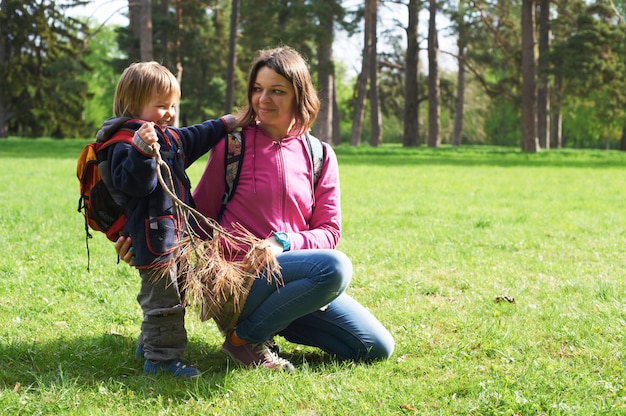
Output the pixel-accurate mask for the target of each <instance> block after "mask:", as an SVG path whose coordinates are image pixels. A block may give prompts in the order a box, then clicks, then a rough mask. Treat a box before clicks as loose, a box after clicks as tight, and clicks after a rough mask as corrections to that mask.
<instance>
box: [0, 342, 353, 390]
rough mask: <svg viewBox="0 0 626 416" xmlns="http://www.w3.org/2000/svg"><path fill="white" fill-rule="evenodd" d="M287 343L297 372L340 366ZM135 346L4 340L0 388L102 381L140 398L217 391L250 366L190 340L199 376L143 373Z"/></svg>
mask: <svg viewBox="0 0 626 416" xmlns="http://www.w3.org/2000/svg"><path fill="white" fill-rule="evenodd" d="M291 345H293V344H290V346H289V347H288V348H284V350H283V351H282V352H281V356H283V357H284V358H287V359H288V360H290V361H291V362H292V363H293V364H294V365H295V366H296V369H297V371H307V372H309V373H311V372H329V371H330V372H332V371H333V368H335V369H340V368H341V367H342V366H343V365H344V364H342V363H340V362H338V361H336V360H333V359H332V358H331V357H330V356H329V355H328V354H325V353H322V352H319V351H318V350H315V349H313V348H307V347H305V348H304V350H298V349H292V348H290V347H291ZM135 348H136V344H135V339H134V338H130V337H126V336H122V335H117V334H102V335H99V336H92V337H76V338H70V337H63V338H59V339H57V340H54V341H52V342H38V341H36V340H33V341H31V342H8V343H7V342H3V343H2V344H0V357H2V366H1V367H0V388H2V389H5V390H20V391H33V390H41V391H42V394H52V393H54V392H60V391H64V390H72V389H75V390H78V391H80V390H92V391H93V392H94V393H96V392H98V390H99V389H100V388H101V387H102V386H103V385H106V388H107V389H108V390H112V389H113V390H115V389H117V390H119V391H126V392H128V391H132V394H134V395H135V396H140V397H141V396H145V397H146V398H147V397H154V396H155V395H160V396H164V397H166V398H167V397H171V398H180V397H182V396H188V395H189V394H190V390H191V392H192V393H191V394H201V395H210V394H215V393H216V391H215V390H217V391H221V390H222V389H223V387H222V386H224V384H225V383H224V379H225V378H226V377H227V375H228V374H229V373H230V372H231V371H254V370H248V369H244V368H240V367H239V366H237V365H236V364H235V363H233V362H232V360H230V358H229V357H227V355H226V354H225V353H223V352H222V351H221V346H220V345H209V346H208V345H206V344H202V343H197V342H191V343H190V344H189V346H188V348H187V351H186V354H185V355H186V357H185V360H184V361H185V362H186V363H187V364H189V365H192V366H194V367H196V368H198V369H199V370H200V371H202V376H201V377H200V378H198V379H190V380H189V379H178V378H175V377H172V376H170V375H168V374H163V375H157V376H145V375H144V374H143V360H141V359H136V358H135V356H134V354H135ZM344 368H345V367H344ZM261 371H270V370H265V369H263V370H261ZM192 386H193V387H192ZM200 390H201V391H202V392H200ZM46 392H47V393H46ZM193 392H195V393H193Z"/></svg>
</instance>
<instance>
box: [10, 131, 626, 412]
mask: <svg viewBox="0 0 626 416" xmlns="http://www.w3.org/2000/svg"><path fill="white" fill-rule="evenodd" d="M82 144H84V142H80V141H52V140H36V141H35V140H19V139H11V140H8V141H3V142H0V162H1V164H2V170H1V172H0V183H2V184H3V185H2V187H0V200H1V201H2V210H0V231H1V232H0V247H2V253H3V255H2V256H1V257H0V279H1V281H2V285H1V286H0V313H1V314H2V316H3V318H2V319H3V320H2V329H0V357H1V359H2V365H1V366H0V414H7V415H10V414H24V415H26V414H28V415H30V414H55V415H56V414H72V415H74V414H77V415H93V414H107V415H118V414H133V415H145V414H149V415H153V414H154V415H157V414H177V415H181V414H185V415H192V414H220V415H221V414H226V415H229V414H232V415H239V414H259V415H266V414H275V415H292V414H296V415H298V414H300V415H343V414H350V415H365V414H371V415H379V414H424V415H430V414H442V415H458V414H476V415H484V414H491V415H497V414H568V415H569V414H577V415H588V414H601V413H607V414H626V387H625V382H624V380H625V379H626V367H625V366H626V360H625V357H624V346H625V345H626V339H625V335H624V333H625V330H626V290H625V286H626V283H625V279H624V276H626V256H625V247H626V211H625V210H624V207H625V206H626V192H624V183H626V180H625V179H626V169H625V167H626V154H624V153H620V152H615V151H609V152H603V151H586V150H585V151H580V150H563V151H550V152H543V153H540V154H524V153H521V152H519V151H518V150H517V149H506V148H496V147H461V148H459V149H456V148H451V147H445V148H442V149H428V148H425V147H421V148H418V149H402V148H400V147H398V146H383V147H382V148H380V149H373V148H370V147H367V146H364V147H362V148H358V149H355V148H350V147H348V146H341V147H340V148H339V149H337V153H338V158H339V162H340V171H341V180H342V205H343V214H344V220H343V225H344V232H343V238H342V240H341V243H340V247H339V248H340V249H341V250H343V251H345V252H346V253H348V254H349V256H350V257H351V259H352V261H353V264H354V269H355V275H354V278H353V281H352V284H351V287H350V288H349V289H348V290H349V293H350V294H351V295H352V296H354V297H356V298H357V299H358V300H359V301H361V302H362V303H364V304H365V305H367V307H368V308H369V309H370V310H372V311H373V312H374V314H375V315H376V316H377V317H378V318H379V319H380V320H381V321H382V322H383V323H384V324H385V325H386V326H387V327H388V328H389V329H390V330H391V331H392V333H393V335H394V336H395V339H396V351H395V353H394V355H393V357H392V358H391V359H390V360H388V361H386V362H381V363H375V364H372V365H357V364H353V363H337V362H334V361H332V360H331V359H330V358H329V357H328V356H326V355H324V354H322V353H319V352H318V351H316V350H314V349H310V348H304V347H300V346H296V345H293V344H289V343H287V342H285V341H284V340H279V342H280V344H281V347H282V350H283V352H284V354H285V356H286V357H287V358H289V359H290V360H292V361H293V362H294V364H295V365H296V367H297V369H298V371H297V372H296V373H295V374H275V373H270V372H267V371H261V370H242V369H239V368H236V367H233V365H232V364H231V363H230V362H229V361H228V360H227V358H226V356H225V355H224V354H223V353H222V352H221V351H220V345H221V338H220V334H219V332H218V331H217V330H216V329H215V327H214V326H213V325H212V324H207V323H202V322H200V321H199V320H198V319H197V318H196V317H195V316H194V314H193V313H192V311H190V312H189V314H188V319H187V327H188V331H189V335H190V345H189V347H188V350H187V354H186V356H187V358H188V360H189V362H190V363H192V364H194V365H195V366H197V367H198V368H200V369H201V370H202V371H204V374H203V376H202V377H201V378H200V379H199V380H195V381H181V380H175V379H172V378H170V377H154V378H153V377H145V376H143V375H142V372H141V363H140V362H138V361H135V360H134V358H133V353H134V345H135V339H136V336H137V334H138V329H139V324H140V315H141V312H140V309H139V307H138V306H137V304H136V301H135V296H136V292H137V289H138V285H139V279H138V277H137V275H136V273H135V272H134V271H133V270H132V269H130V268H128V267H127V266H125V265H123V264H122V265H118V264H116V256H115V253H114V251H113V247H112V245H111V243H109V242H108V241H107V240H106V239H105V238H104V236H102V235H95V236H94V238H93V239H92V240H90V241H89V247H90V250H91V255H90V257H91V272H89V273H88V272H87V270H86V268H87V256H86V250H85V238H84V237H85V236H84V228H83V227H84V226H83V223H82V217H81V216H80V214H78V213H77V212H76V208H77V200H78V182H77V180H76V177H75V171H74V170H75V159H76V156H77V155H78V152H79V150H80V148H81V147H82ZM202 165H203V163H202V162H199V163H197V164H196V165H195V166H193V167H192V168H191V169H190V170H189V173H190V176H191V179H192V183H195V182H197V179H198V177H199V175H200V174H201V172H202V167H203V166H202Z"/></svg>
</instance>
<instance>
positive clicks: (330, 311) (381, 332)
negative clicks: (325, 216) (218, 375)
mask: <svg viewBox="0 0 626 416" xmlns="http://www.w3.org/2000/svg"><path fill="white" fill-rule="evenodd" d="M277 259H278V262H279V263H280V266H281V273H282V278H283V282H284V285H283V286H279V287H277V286H276V284H275V283H267V281H266V279H264V278H259V279H256V280H255V282H254V283H253V284H252V287H251V289H250V293H249V295H248V298H247V300H246V303H245V305H244V307H243V311H242V313H241V316H240V317H239V321H238V323H237V327H236V329H235V332H236V334H237V336H238V337H240V338H242V339H244V340H246V341H249V342H264V341H267V340H268V339H269V338H271V337H272V336H273V335H275V334H279V335H281V336H283V337H285V338H286V339H287V340H288V341H291V342H294V343H297V344H303V345H309V346H313V347H318V348H320V349H322V350H323V351H326V352H328V353H329V354H332V355H335V356H337V357H338V358H340V359H350V360H363V361H372V360H377V359H386V358H389V356H390V355H391V354H392V352H393V348H394V341H393V337H392V336H391V334H390V333H389V331H387V329H386V328H385V327H384V326H383V325H382V324H381V323H380V322H379V321H378V320H377V319H376V318H375V317H374V316H373V315H372V314H371V313H370V312H369V311H368V310H367V309H365V308H364V307H363V306H362V305H360V304H359V303H358V302H357V301H355V300H354V299H352V298H351V297H350V296H348V295H346V294H345V293H344V291H345V289H346V288H347V286H348V284H349V283H350V279H351V277H352V263H351V262H350V259H348V257H347V256H346V255H345V254H343V253H341V252H339V251H337V250H295V251H288V252H285V253H282V254H280V255H278V256H277Z"/></svg>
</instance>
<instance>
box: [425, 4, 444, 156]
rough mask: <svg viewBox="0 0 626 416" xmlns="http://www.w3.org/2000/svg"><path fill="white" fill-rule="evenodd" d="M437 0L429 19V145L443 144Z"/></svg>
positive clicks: (431, 6) (432, 6)
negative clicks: (440, 113)
mask: <svg viewBox="0 0 626 416" xmlns="http://www.w3.org/2000/svg"><path fill="white" fill-rule="evenodd" d="M436 16H437V0H430V18H429V20H428V147H439V146H440V145H441V134H440V121H439V112H440V111H441V110H440V105H439V100H440V91H439V62H438V59H439V41H438V40H437V23H436V20H435V17H436Z"/></svg>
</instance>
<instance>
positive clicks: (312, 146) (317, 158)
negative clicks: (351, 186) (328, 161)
mask: <svg viewBox="0 0 626 416" xmlns="http://www.w3.org/2000/svg"><path fill="white" fill-rule="evenodd" d="M306 138H307V142H308V144H309V150H310V151H311V159H312V160H313V186H315V185H317V182H318V181H319V179H320V176H321V175H322V168H323V167H324V156H326V154H325V152H326V150H325V149H324V145H323V144H322V141H321V140H320V139H318V138H317V137H315V136H313V135H311V134H307V135H306Z"/></svg>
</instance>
